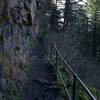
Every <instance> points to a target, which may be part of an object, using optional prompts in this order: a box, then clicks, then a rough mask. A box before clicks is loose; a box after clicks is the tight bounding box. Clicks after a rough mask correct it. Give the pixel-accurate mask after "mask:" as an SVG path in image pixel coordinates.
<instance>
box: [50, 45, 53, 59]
mask: <svg viewBox="0 0 100 100" xmlns="http://www.w3.org/2000/svg"><path fill="white" fill-rule="evenodd" d="M52 50H53V44H52V43H51V46H50V61H51V59H52Z"/></svg>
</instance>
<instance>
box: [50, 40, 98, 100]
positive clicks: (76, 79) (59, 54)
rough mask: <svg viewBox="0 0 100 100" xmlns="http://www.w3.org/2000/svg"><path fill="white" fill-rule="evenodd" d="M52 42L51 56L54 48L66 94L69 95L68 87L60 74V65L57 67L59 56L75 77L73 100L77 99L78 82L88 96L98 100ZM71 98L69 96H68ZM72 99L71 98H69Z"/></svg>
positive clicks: (92, 99)
mask: <svg viewBox="0 0 100 100" xmlns="http://www.w3.org/2000/svg"><path fill="white" fill-rule="evenodd" d="M50 42H51V44H52V45H51V46H52V47H51V52H50V53H51V54H50V56H51V57H52V49H53V46H54V48H55V50H56V68H57V71H58V72H59V75H60V78H61V80H62V82H63V85H64V87H65V90H66V92H67V93H68V91H67V89H66V86H65V83H64V80H63V78H62V75H61V73H60V70H59V68H58V65H57V60H58V56H59V57H60V59H61V60H62V61H63V63H64V64H65V65H66V66H67V68H68V69H69V71H70V72H71V74H72V75H73V97H72V100H75V97H76V82H77V81H78V82H79V83H80V85H81V86H82V87H83V88H84V90H85V92H86V93H87V94H88V96H89V97H90V99H91V100H96V98H95V97H94V96H93V95H92V93H91V92H90V91H89V89H88V88H87V87H86V85H85V84H84V83H83V82H82V81H81V79H80V78H79V77H78V76H77V74H76V73H75V72H74V71H73V70H72V68H71V67H70V65H69V64H68V63H67V62H66V60H65V59H64V58H63V56H62V55H61V53H60V52H59V50H58V48H57V47H56V45H55V43H53V42H52V41H50ZM50 59H51V58H50ZM67 68H66V67H65V70H66V71H67ZM68 96H69V94H68ZM69 98H70V96H69Z"/></svg>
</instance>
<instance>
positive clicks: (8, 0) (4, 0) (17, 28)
mask: <svg viewBox="0 0 100 100" xmlns="http://www.w3.org/2000/svg"><path fill="white" fill-rule="evenodd" d="M38 23H39V21H38V19H37V1H36V0H0V100H2V99H1V98H3V96H4V97H6V98H7V100H9V98H10V100H11V97H10V94H9V93H8V91H10V90H9V88H10V85H11V84H12V87H13V83H14V82H15V83H16V86H17V85H18V86H19V85H21V87H22V85H23V86H24V83H23V82H24V81H25V80H26V79H27V78H26V76H25V73H24V71H23V70H24V65H26V63H27V61H28V60H29V58H30V54H31V45H32V41H33V39H35V38H36V36H37V34H38V30H39V24H38ZM9 84H10V85H9ZM17 88H18V87H17ZM14 91H16V89H15V90H14Z"/></svg>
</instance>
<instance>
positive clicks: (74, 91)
mask: <svg viewBox="0 0 100 100" xmlns="http://www.w3.org/2000/svg"><path fill="white" fill-rule="evenodd" d="M75 98H76V75H74V76H73V95H72V100H75Z"/></svg>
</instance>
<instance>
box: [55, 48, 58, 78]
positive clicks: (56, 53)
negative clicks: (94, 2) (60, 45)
mask: <svg viewBox="0 0 100 100" xmlns="http://www.w3.org/2000/svg"><path fill="white" fill-rule="evenodd" d="M57 60H58V55H57V50H56V62H55V64H56V78H57V74H58V61H57Z"/></svg>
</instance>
